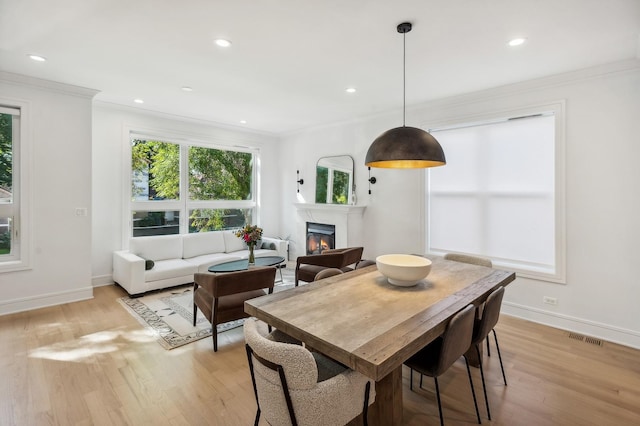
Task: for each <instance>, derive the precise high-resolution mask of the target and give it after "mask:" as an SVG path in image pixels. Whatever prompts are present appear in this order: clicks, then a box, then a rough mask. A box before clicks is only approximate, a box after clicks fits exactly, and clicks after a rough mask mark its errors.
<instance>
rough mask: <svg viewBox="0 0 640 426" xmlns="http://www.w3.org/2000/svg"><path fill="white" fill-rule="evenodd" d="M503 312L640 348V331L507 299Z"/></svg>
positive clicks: (503, 305)
mask: <svg viewBox="0 0 640 426" xmlns="http://www.w3.org/2000/svg"><path fill="white" fill-rule="evenodd" d="M501 313H502V314H506V315H510V316H513V317H517V318H521V319H525V320H528V321H532V322H535V323H538V324H543V325H547V326H549V327H554V328H559V329H561V330H567V331H573V332H577V333H581V334H585V335H588V336H592V337H597V338H600V339H603V340H606V341H608V342H612V343H617V344H620V345H624V346H629V347H631V348H635V349H640V333H639V332H637V331H633V330H629V329H626V328H621V327H614V326H611V325H608V324H604V323H600V322H595V321H590V320H587V319H584V318H578V317H572V316H570V315H564V314H559V313H556V312H550V311H545V310H542V309H537V308H532V307H529V306H524V305H520V304H517V303H511V302H507V301H504V302H502V310H501Z"/></svg>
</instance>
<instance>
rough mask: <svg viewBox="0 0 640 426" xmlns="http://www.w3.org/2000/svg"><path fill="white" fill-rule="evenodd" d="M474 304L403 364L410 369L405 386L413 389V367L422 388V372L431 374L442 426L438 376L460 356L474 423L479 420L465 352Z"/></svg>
mask: <svg viewBox="0 0 640 426" xmlns="http://www.w3.org/2000/svg"><path fill="white" fill-rule="evenodd" d="M474 314H475V307H474V306H473V305H468V306H467V307H466V308H464V309H462V310H461V311H460V312H458V313H457V314H455V315H454V316H453V317H452V318H451V320H449V323H448V324H447V328H446V329H445V331H444V333H443V334H442V335H441V336H440V337H438V338H436V340H434V341H433V342H431V343H429V344H428V345H427V346H425V347H424V348H422V349H421V350H420V351H418V353H416V354H415V355H413V356H412V357H411V358H409V359H408V360H407V361H405V363H404V364H405V365H406V366H407V367H409V368H410V369H411V375H410V385H409V388H410V389H411V390H413V370H416V371H417V372H418V373H420V387H421V388H422V375H427V376H431V377H433V380H434V382H435V385H436V397H437V399H438V412H439V413H440V425H444V418H443V416H442V402H441V401H440V387H439V386H438V377H439V376H440V375H442V374H443V373H444V372H445V371H447V370H448V369H449V367H451V366H452V365H453V363H454V362H456V360H458V359H459V358H460V357H461V356H464V360H465V363H466V365H467V374H468V376H469V385H470V386H471V394H472V395H473V404H474V405H475V407H476V416H477V418H478V423H482V422H481V421H480V411H479V410H478V401H477V399H476V391H475V389H474V388H473V379H472V378H471V370H470V368H469V361H468V360H467V357H466V355H465V353H466V352H467V351H468V350H469V348H470V347H471V337H472V334H473V320H474Z"/></svg>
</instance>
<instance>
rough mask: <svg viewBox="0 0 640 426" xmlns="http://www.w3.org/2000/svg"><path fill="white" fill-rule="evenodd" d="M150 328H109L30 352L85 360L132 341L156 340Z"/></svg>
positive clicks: (31, 354) (53, 358)
mask: <svg viewBox="0 0 640 426" xmlns="http://www.w3.org/2000/svg"><path fill="white" fill-rule="evenodd" d="M155 339H156V337H155V335H154V334H153V333H150V332H149V331H148V330H144V329H143V330H109V331H100V332H97V333H92V334H88V335H86V336H82V337H80V338H79V339H76V340H70V341H67V342H60V343H56V344H53V345H50V346H43V347H41V348H37V349H34V350H32V351H30V352H29V357H30V358H42V359H49V360H53V361H65V362H84V361H85V360H87V359H89V358H91V357H92V356H94V355H96V354H104V353H109V352H115V351H117V350H119V349H121V348H123V347H125V346H127V345H129V344H131V343H147V342H155Z"/></svg>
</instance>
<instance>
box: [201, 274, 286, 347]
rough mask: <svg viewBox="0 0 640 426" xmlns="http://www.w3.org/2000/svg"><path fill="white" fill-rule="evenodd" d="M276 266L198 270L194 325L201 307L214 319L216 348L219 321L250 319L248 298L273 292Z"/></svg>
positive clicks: (212, 320)
mask: <svg viewBox="0 0 640 426" xmlns="http://www.w3.org/2000/svg"><path fill="white" fill-rule="evenodd" d="M275 277H276V268H275V267H273V266H266V267H253V268H249V269H247V270H244V271H237V272H226V273H219V274H212V273H196V274H195V275H194V280H193V325H194V326H195V325H196V315H197V313H198V308H200V310H201V311H202V313H203V314H204V316H205V317H206V318H207V319H208V320H209V322H211V329H212V337H213V351H214V352H217V351H218V330H217V326H218V324H224V323H225V322H229V321H233V320H238V319H242V318H247V317H248V316H249V315H248V314H246V313H245V312H244V302H245V300H249V299H253V298H254V297H260V296H264V295H265V294H267V293H265V291H264V289H268V292H269V293H272V292H273V286H274V281H275Z"/></svg>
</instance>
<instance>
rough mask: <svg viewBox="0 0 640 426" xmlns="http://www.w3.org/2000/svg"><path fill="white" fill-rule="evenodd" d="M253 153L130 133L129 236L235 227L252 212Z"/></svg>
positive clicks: (247, 220)
mask: <svg viewBox="0 0 640 426" xmlns="http://www.w3.org/2000/svg"><path fill="white" fill-rule="evenodd" d="M256 160H257V154H255V153H252V152H242V151H231V150H227V149H223V148H211V147H203V146H199V145H195V144H191V143H184V142H183V143H175V142H170V141H163V140H158V139H155V138H148V137H144V136H141V135H136V134H132V136H131V186H130V188H131V203H130V220H131V235H133V236H134V237H138V236H146V235H167V234H180V233H182V234H184V233H193V232H206V231H214V230H221V229H235V228H239V227H242V226H244V225H245V224H250V223H253V219H254V217H255V216H256V214H255V210H256V205H257V203H256V196H255V192H256V191H255V187H256V185H255V177H256V170H255V167H254V166H255V163H256Z"/></svg>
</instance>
